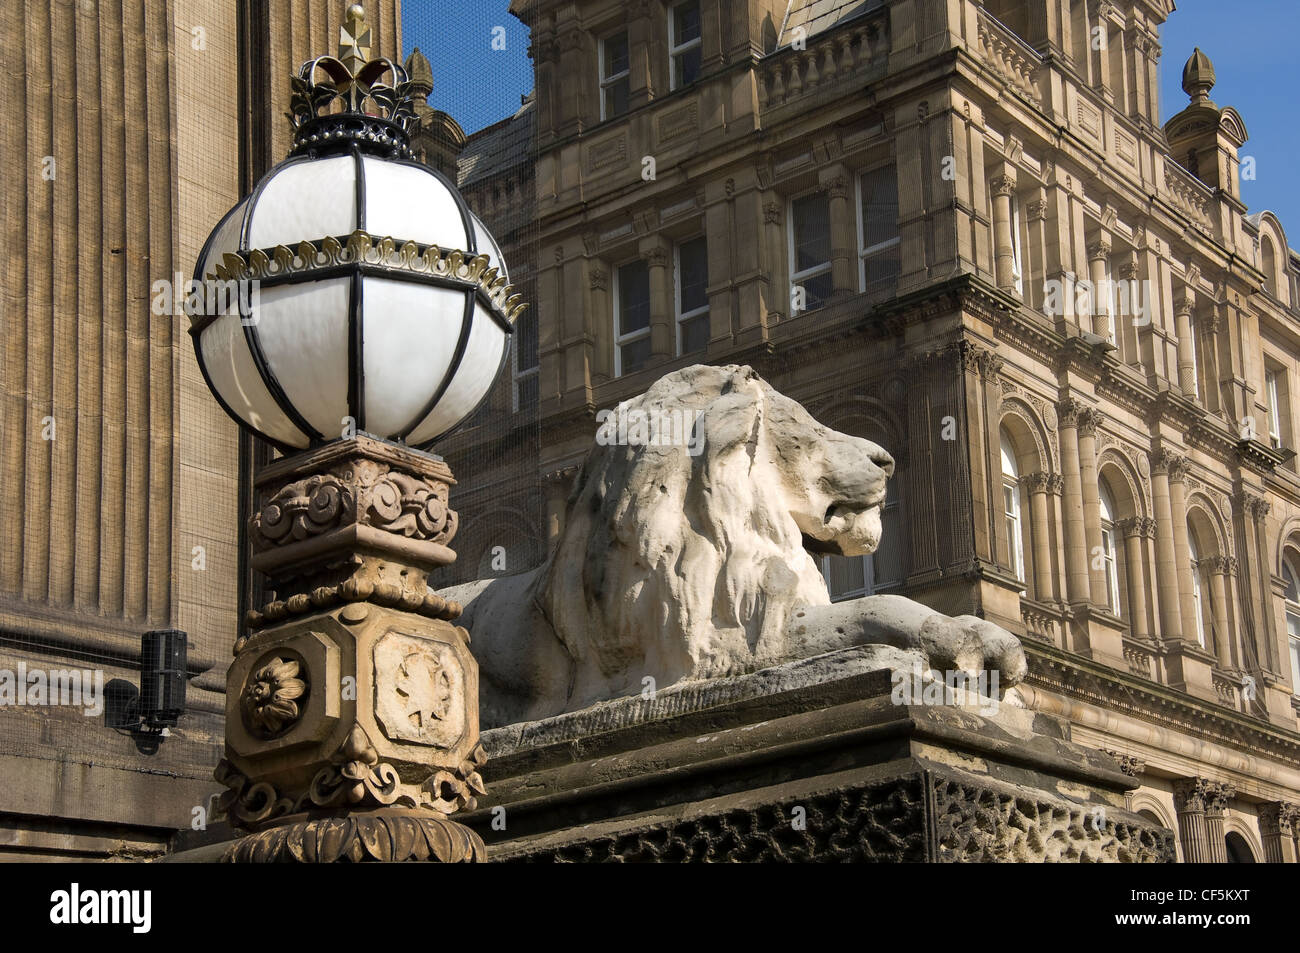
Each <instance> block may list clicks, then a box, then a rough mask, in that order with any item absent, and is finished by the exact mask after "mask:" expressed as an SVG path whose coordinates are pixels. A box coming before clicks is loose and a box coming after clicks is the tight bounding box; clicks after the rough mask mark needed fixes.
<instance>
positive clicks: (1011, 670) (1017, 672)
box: [917, 613, 1029, 689]
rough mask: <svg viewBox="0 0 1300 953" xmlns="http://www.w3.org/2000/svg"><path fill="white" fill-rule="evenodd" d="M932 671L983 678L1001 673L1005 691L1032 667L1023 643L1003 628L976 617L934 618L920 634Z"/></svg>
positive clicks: (922, 647)
mask: <svg viewBox="0 0 1300 953" xmlns="http://www.w3.org/2000/svg"><path fill="white" fill-rule="evenodd" d="M918 636H919V638H918V640H917V641H918V642H919V646H918V647H920V648H921V649H922V650H923V651H924V652H925V654H926V657H927V659H928V661H929V664H930V667H931V668H933V669H937V670H940V671H942V670H950V671H961V672H969V673H970V674H971V675H974V676H979V675H981V674H983V673H986V672H990V673H991V672H997V674H998V682H999V684H1000V685H1001V686H1002V687H1003V688H1004V689H1005V688H1010V687H1011V686H1012V685H1015V684H1016V683H1017V682H1019V681H1020V680H1021V679H1023V678H1024V677H1025V673H1026V671H1027V670H1028V668H1029V666H1028V663H1027V662H1026V661H1025V651H1024V649H1022V648H1021V647H1020V640H1019V639H1017V638H1016V637H1015V636H1014V635H1012V634H1011V633H1010V632H1008V631H1007V630H1006V629H1003V628H1002V627H1000V626H996V625H994V624H993V623H992V622H987V621H985V620H984V619H979V618H976V617H975V616H973V615H962V616H956V617H951V616H945V615H939V614H938V613H936V614H934V615H932V616H930V617H929V618H928V619H926V620H925V623H924V624H923V625H922V626H921V631H920V632H919V633H918Z"/></svg>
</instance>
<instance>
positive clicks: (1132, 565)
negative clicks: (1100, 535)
mask: <svg viewBox="0 0 1300 953" xmlns="http://www.w3.org/2000/svg"><path fill="white" fill-rule="evenodd" d="M1147 522H1148V521H1147V519H1146V518H1145V517H1141V516H1133V517H1130V518H1129V519H1125V520H1120V521H1119V522H1118V523H1116V524H1115V528H1116V529H1117V530H1118V531H1119V532H1120V533H1121V534H1122V535H1123V537H1124V575H1125V577H1126V581H1127V583H1128V614H1129V626H1130V630H1131V632H1132V634H1133V638H1135V639H1145V638H1147V637H1148V635H1149V634H1150V633H1149V631H1148V629H1147V586H1146V560H1145V558H1144V553H1143V550H1142V538H1143V531H1144V530H1145V528H1146V527H1145V525H1144V524H1145V523H1147Z"/></svg>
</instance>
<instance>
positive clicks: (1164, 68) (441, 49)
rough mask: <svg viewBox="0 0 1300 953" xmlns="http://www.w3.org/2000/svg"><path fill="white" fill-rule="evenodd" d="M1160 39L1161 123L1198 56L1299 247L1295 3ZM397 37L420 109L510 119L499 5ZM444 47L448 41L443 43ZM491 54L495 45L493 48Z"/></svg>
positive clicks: (406, 7) (415, 26) (527, 84)
mask: <svg viewBox="0 0 1300 953" xmlns="http://www.w3.org/2000/svg"><path fill="white" fill-rule="evenodd" d="M1177 2H1178V9H1177V10H1175V11H1174V13H1173V14H1172V15H1171V16H1170V18H1169V21H1168V22H1167V23H1166V24H1165V26H1164V29H1163V30H1162V32H1161V36H1160V43H1161V46H1162V47H1163V49H1164V53H1163V55H1162V57H1161V60H1160V102H1161V121H1162V122H1163V121H1164V120H1165V119H1167V118H1168V117H1169V116H1170V115H1172V114H1173V113H1175V112H1177V111H1178V110H1180V109H1182V108H1183V106H1184V105H1185V104H1186V103H1187V96H1186V95H1185V94H1184V93H1183V91H1182V88H1181V85H1180V84H1181V81H1182V71H1183V64H1184V63H1185V62H1186V61H1187V58H1188V57H1189V56H1190V55H1191V53H1192V49H1193V47H1196V46H1199V47H1200V48H1201V49H1202V50H1204V51H1205V53H1206V54H1207V55H1208V56H1209V57H1210V59H1211V60H1212V61H1213V62H1214V70H1215V74H1216V75H1217V77H1218V85H1217V86H1216V87H1215V88H1214V90H1213V91H1212V92H1211V94H1210V95H1211V98H1212V99H1213V100H1214V101H1215V102H1216V103H1218V104H1219V105H1220V106H1235V107H1236V109H1237V111H1238V112H1240V113H1241V115H1242V118H1243V119H1244V120H1245V121H1246V129H1247V131H1249V133H1250V140H1249V141H1248V142H1247V143H1246V145H1245V147H1244V148H1243V149H1242V151H1241V152H1242V155H1243V156H1253V157H1254V158H1255V163H1256V174H1257V178H1256V179H1255V181H1253V182H1251V181H1245V182H1243V183H1242V197H1243V199H1244V200H1245V202H1246V204H1247V205H1249V206H1250V209H1251V211H1252V212H1258V211H1260V210H1262V209H1265V208H1267V209H1272V210H1273V211H1274V212H1276V213H1277V214H1278V216H1279V217H1280V218H1281V219H1282V223H1283V225H1284V226H1287V227H1289V230H1290V233H1291V234H1290V236H1289V237H1290V239H1291V244H1292V245H1293V246H1297V247H1300V197H1297V195H1296V191H1295V188H1294V181H1295V180H1294V179H1293V178H1291V176H1292V175H1293V174H1294V169H1295V167H1296V162H1297V157H1300V123H1297V122H1296V113H1297V110H1296V107H1295V100H1294V96H1293V93H1292V80H1291V70H1292V64H1293V63H1294V62H1295V60H1296V53H1295V45H1296V37H1297V36H1300V2H1296V0H1232V2H1230V3H1229V2H1227V0H1177ZM402 15H403V24H402V35H403V42H404V43H405V46H406V49H407V51H409V50H410V49H411V48H412V47H414V46H418V47H420V49H421V50H423V51H424V54H425V55H426V56H428V57H429V62H430V63H431V64H432V66H433V96H432V97H430V102H431V103H432V104H433V105H434V106H435V107H436V108H438V109H443V110H446V111H447V112H449V113H451V114H452V115H453V116H455V117H456V119H457V121H458V122H460V124H461V127H462V128H463V129H464V130H465V132H466V133H472V132H476V131H477V130H479V129H482V128H483V127H484V126H487V125H490V124H491V123H493V122H496V121H497V120H498V119H503V118H505V117H506V116H509V115H511V114H512V113H513V112H514V111H515V110H516V109H518V108H519V97H520V96H521V95H523V94H524V93H527V92H528V91H529V90H530V89H532V86H533V76H532V61H531V60H529V59H528V31H527V29H525V28H524V25H523V24H522V23H520V22H519V21H518V20H517V19H515V18H514V17H513V16H511V15H510V13H509V12H508V3H507V0H474V2H472V3H467V2H464V0H456V2H453V0H404V2H403V4H402ZM496 27H502V28H504V34H501V33H496V34H495V35H496V36H498V37H499V36H502V35H503V36H504V42H505V48H504V49H494V48H493V38H494V28H496ZM452 38H454V41H451V40H452ZM497 45H498V46H499V45H500V43H498V44H497Z"/></svg>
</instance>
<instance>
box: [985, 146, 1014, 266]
mask: <svg viewBox="0 0 1300 953" xmlns="http://www.w3.org/2000/svg"><path fill="white" fill-rule="evenodd" d="M989 188H990V190H991V191H992V193H993V274H994V277H995V279H996V281H997V285H998V287H999V288H1002V289H1004V290H1008V291H1014V290H1015V287H1016V276H1015V258H1016V247H1015V243H1014V241H1013V239H1012V234H1011V229H1012V221H1011V196H1012V195H1013V194H1014V193H1015V191H1016V180H1015V178H1014V177H1013V176H1010V175H1007V174H1006V173H1005V172H1004V173H1002V174H1000V175H996V176H994V177H993V180H992V181H991V182H990V183H989Z"/></svg>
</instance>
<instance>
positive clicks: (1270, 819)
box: [1258, 801, 1300, 837]
mask: <svg viewBox="0 0 1300 953" xmlns="http://www.w3.org/2000/svg"><path fill="white" fill-rule="evenodd" d="M1258 811H1259V832H1260V833H1261V834H1263V835H1264V836H1265V837H1269V836H1274V837H1277V836H1282V837H1294V836H1295V831H1296V830H1297V826H1298V825H1297V822H1298V821H1300V804H1292V803H1291V802H1290V801H1267V802H1265V803H1264V804H1261V805H1259V808H1258Z"/></svg>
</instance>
